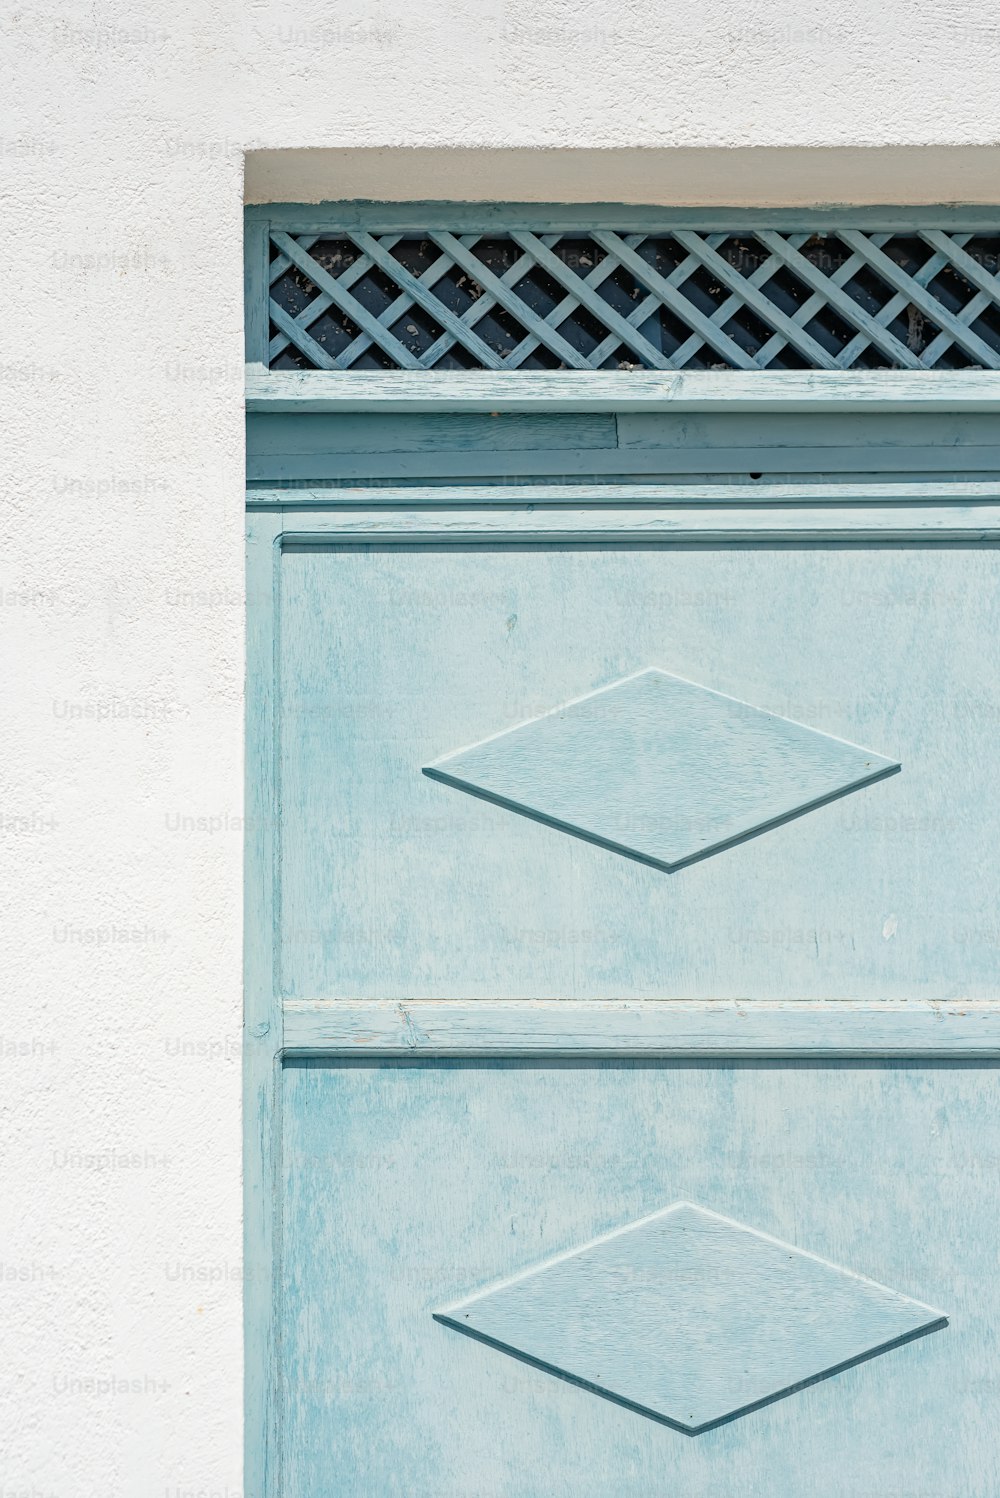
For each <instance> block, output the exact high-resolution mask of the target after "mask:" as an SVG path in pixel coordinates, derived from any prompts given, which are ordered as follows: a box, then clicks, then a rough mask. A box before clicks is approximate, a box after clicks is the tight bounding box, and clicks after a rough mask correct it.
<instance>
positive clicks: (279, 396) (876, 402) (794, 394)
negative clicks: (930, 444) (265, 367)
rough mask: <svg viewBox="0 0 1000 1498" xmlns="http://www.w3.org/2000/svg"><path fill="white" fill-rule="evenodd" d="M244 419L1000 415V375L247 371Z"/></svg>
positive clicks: (975, 372) (921, 372)
mask: <svg viewBox="0 0 1000 1498" xmlns="http://www.w3.org/2000/svg"><path fill="white" fill-rule="evenodd" d="M246 403H247V410H248V411H276V412H281V411H332V410H337V411H367V410H372V409H377V410H381V411H434V410H438V411H442V410H450V411H532V410H538V409H547V410H550V411H643V410H653V411H657V410H661V411H662V410H673V411H711V410H728V411H734V412H735V411H774V410H778V409H780V410H784V411H859V412H860V411H865V410H878V411H881V412H885V413H887V414H892V413H894V412H901V411H914V410H926V411H952V412H957V411H983V412H994V413H995V412H997V411H998V410H1000V372H998V371H995V370H980V369H969V370H963V371H962V373H961V378H960V379H956V377H955V376H954V375H953V374H947V373H941V374H938V373H937V371H936V370H902V371H898V372H897V371H891V372H890V371H883V370H872V371H857V370H804V371H802V372H801V373H799V372H798V371H795V372H793V371H772V370H750V371H747V372H739V371H736V370H730V371H722V372H721V373H715V372H713V371H709V370H706V371H701V370H695V371H690V372H688V371H685V372H683V373H659V372H657V371H655V370H632V371H629V372H621V373H618V372H614V371H612V372H603V371H599V372H595V373H589V372H588V371H586V370H566V371H560V370H552V371H531V370H524V371H521V370H510V371H508V370H502V371H500V372H499V373H493V372H490V371H483V370H470V371H469V372H468V373H463V372H457V373H452V372H438V371H434V370H421V371H417V372H412V373H410V372H407V371H405V370H398V371H396V370H388V371H386V372H385V373H384V374H383V373H380V372H379V371H376V370H357V371H355V370H341V371H332V372H323V371H321V370H304V371H301V372H299V371H296V370H288V371H283V370H281V371H272V372H270V373H268V374H259V373H257V372H256V371H255V370H253V369H250V370H248V372H247V381H246Z"/></svg>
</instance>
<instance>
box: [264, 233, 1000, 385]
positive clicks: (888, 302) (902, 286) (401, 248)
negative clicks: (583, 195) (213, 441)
mask: <svg viewBox="0 0 1000 1498" xmlns="http://www.w3.org/2000/svg"><path fill="white" fill-rule="evenodd" d="M270 238H271V260H270V271H269V278H270V348H269V363H270V367H271V368H272V369H357V370H363V369H526V370H527V369H536V370H537V369H591V370H594V369H624V370H628V369H963V368H986V369H997V368H1000V276H998V267H1000V235H994V234H984V233H981V232H979V233H973V232H961V233H959V232H949V233H945V232H943V231H940V230H934V229H928V230H924V231H918V230H913V231H911V232H907V233H905V234H901V233H889V232H880V233H873V232H867V231H861V230H857V229H846V228H845V229H839V230H837V231H836V232H835V233H834V232H832V231H829V230H823V231H821V232H818V233H817V232H810V231H809V230H808V229H803V230H802V231H800V232H797V233H788V232H778V231H776V230H768V229H759V230H756V231H755V232H752V233H742V232H741V233H736V232H725V231H720V232H717V233H696V232H694V231H693V230H673V231H671V232H668V233H663V234H655V233H646V234H634V233H628V232H625V231H624V230H622V231H620V232H611V231H605V230H592V231H590V232H584V231H582V230H574V231H572V232H570V233H562V234H558V233H541V232H539V233H533V232H530V231H528V230H522V231H511V232H509V233H496V232H491V233H486V234H483V233H479V234H469V233H461V232H454V233H453V232H450V231H449V230H446V229H428V230H426V231H424V232H423V233H419V234H415V233H413V232H407V233H400V232H396V233H377V232H375V233H369V232H365V231H361V230H356V229H352V230H347V229H338V228H336V227H331V228H330V229H329V231H327V232H325V233H324V234H321V235H317V234H294V233H287V232H284V231H282V230H277V229H274V230H272V232H271V236H270Z"/></svg>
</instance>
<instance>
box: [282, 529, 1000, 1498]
mask: <svg viewBox="0 0 1000 1498" xmlns="http://www.w3.org/2000/svg"><path fill="white" fill-rule="evenodd" d="M397 508H398V507H397ZM840 523H841V524H842V525H843V527H844V534H843V535H842V536H840V537H837V536H831V535H826V536H825V537H822V536H821V538H820V540H819V541H818V542H817V541H814V540H813V539H812V538H811V537H810V535H809V534H808V533H807V529H806V527H805V526H804V525H803V534H802V535H800V536H796V535H795V534H794V532H793V531H792V530H790V529H789V525H790V522H788V521H782V526H783V527H784V529H783V530H782V532H781V534H780V535H779V534H778V530H779V527H777V526H774V527H773V531H774V533H773V534H768V533H767V532H766V530H765V533H764V536H763V539H762V541H761V540H758V541H757V543H756V544H750V542H751V539H752V538H750V537H749V536H748V535H743V536H742V537H733V536H730V535H724V536H722V537H721V538H720V537H718V536H713V534H712V533H711V531H710V530H709V531H707V532H706V534H705V536H704V537H703V538H702V540H701V543H700V544H694V541H695V539H696V538H695V537H693V536H688V537H686V538H682V540H684V543H685V544H680V545H678V544H676V538H675V537H674V536H672V535H671V534H670V532H669V531H668V530H665V529H664V528H663V527H662V526H661V528H660V529H659V530H657V528H656V524H655V523H654V522H653V521H652V520H651V518H650V511H649V510H643V509H641V508H634V509H632V510H630V511H629V512H628V513H627V514H625V513H624V512H612V511H610V510H609V511H607V512H604V513H602V514H596V513H595V511H594V510H593V508H592V507H589V508H588V507H587V506H586V505H580V506H577V507H573V508H572V509H569V508H567V507H566V506H565V505H564V506H563V507H562V508H561V509H558V510H556V507H553V511H552V513H551V514H549V515H548V516H546V517H543V518H540V516H539V514H538V512H537V511H534V510H531V509H530V508H527V509H526V508H524V507H521V508H518V509H517V510H516V512H515V511H514V509H513V507H512V506H511V505H508V506H507V508H506V509H505V508H504V506H503V505H498V506H496V507H494V508H493V509H485V510H484V509H483V507H482V506H481V505H480V506H478V507H476V506H472V505H470V506H469V507H468V509H467V510H466V511H464V512H463V513H462V514H461V515H458V514H457V513H456V511H455V509H454V508H448V507H442V508H440V509H439V510H437V511H433V512H429V511H426V510H424V511H415V510H414V511H411V512H410V513H409V514H407V515H405V516H403V517H400V515H399V514H398V513H392V512H391V511H390V510H375V509H372V510H371V511H370V512H368V513H367V514H366V515H365V516H360V515H359V514H358V513H357V512H356V511H351V510H349V509H345V510H342V511H338V512H337V513H335V514H334V513H330V512H324V513H323V514H319V513H310V514H306V513H305V512H299V513H296V514H294V515H293V516H292V517H291V518H289V517H288V516H286V517H285V518H284V519H281V518H280V517H274V516H270V515H267V516H263V517H262V518H261V519H260V520H258V521H257V522H256V524H257V531H256V532H255V537H256V539H255V545H256V547H257V550H258V552H259V555H260V556H261V557H262V558H263V560H262V561H261V563H260V565H259V569H258V572H257V573H255V576H257V577H259V578H260V579H262V580H263V581H262V584H261V585H262V586H265V584H266V587H267V589H268V590H270V589H271V587H272V585H273V587H274V589H275V592H274V594H273V595H272V594H271V593H270V591H269V594H268V596H269V597H271V596H273V597H274V598H275V599H276V600H278V602H277V605H276V608H275V611H274V615H273V617H271V616H269V622H268V624H267V626H266V627H265V626H263V625H262V626H260V628H261V630H262V631H263V632H262V635H261V638H260V639H259V640H258V641H257V643H256V645H255V646H254V648H255V650H256V651H257V659H258V660H259V661H260V662H262V663H263V665H262V667H261V669H262V670H264V671H265V674H266V675H267V680H268V686H267V690H266V691H264V690H262V691H261V694H260V699H259V700H260V704H261V708H260V712H261V723H262V724H263V727H262V728H261V730H260V738H261V742H262V743H264V744H265V745H266V746H268V748H267V753H266V754H265V755H264V756H263V758H262V760H261V764H262V765H264V767H265V768H264V769H263V770H262V771H261V773H262V774H265V775H266V777H267V780H268V795H269V796H272V797H273V799H272V800H271V801H266V800H263V801H262V803H261V804H262V805H266V806H271V807H273V809H274V816H273V818H265V819H263V821H262V824H261V826H260V827H259V828H258V829H257V831H256V835H257V836H258V837H259V839H260V844H261V847H262V848H263V849H264V850H265V853H264V855H262V856H264V857H266V858H270V857H271V856H272V854H273V861H272V862H271V863H270V864H269V868H270V869H271V870H272V872H273V878H271V876H270V875H269V876H268V879H267V880H266V881H265V885H266V888H264V887H263V886H262V891H263V892H262V893H261V896H260V903H259V904H258V905H257V906H255V907H254V909H255V910H256V911H257V914H258V915H260V913H261V912H262V911H264V912H266V914H267V916H268V917H270V915H271V914H273V917H274V931H275V933H276V934H275V940H274V946H273V950H272V949H271V948H270V947H267V954H268V955H267V963H268V964H269V966H268V972H269V973H270V974H271V975H272V977H273V984H274V993H275V996H276V997H275V1004H276V1011H275V1012H276V1013H280V1023H281V1024H282V1026H283V1049H282V1050H281V1052H280V1057H279V1062H280V1064H279V1069H278V1073H277V1078H278V1080H277V1092H276V1094H275V1095H274V1097H273V1101H274V1103H275V1105H276V1106H275V1111H274V1113H273V1116H272V1124H273V1129H274V1152H273V1155H272V1157H271V1159H272V1163H273V1167H274V1190H275V1193H276V1201H277V1214H276V1217H275V1218H274V1219H269V1221H271V1223H272V1226H273V1230H274V1234H275V1237H274V1249H275V1253H274V1266H275V1267H274V1284H273V1295H274V1301H273V1327H274V1339H273V1340H274V1348H273V1370H272V1371H273V1400H274V1408H275V1411H276V1418H275V1422H274V1427H273V1429H274V1436H273V1450H272V1451H271V1452H270V1453H269V1457H268V1460H269V1461H270V1463H271V1466H270V1469H269V1470H270V1471H271V1472H272V1474H273V1482H274V1487H273V1489H272V1491H273V1494H274V1495H277V1494H278V1493H279V1492H280V1494H281V1495H282V1498H330V1495H334V1494H337V1495H341V1494H342V1495H345V1498H369V1495H372V1498H376V1495H377V1498H390V1495H401V1498H402V1495H406V1498H423V1495H426V1498H486V1495H491V1498H492V1495H496V1498H501V1495H502V1498H562V1495H565V1498H606V1495H608V1494H612V1493H613V1494H620V1495H625V1494H628V1495H636V1498H638V1495H643V1498H646V1495H650V1494H668V1493H669V1494H678V1495H684V1498H695V1495H705V1498H708V1495H712V1498H716V1495H720V1494H733V1495H741V1498H742V1495H758V1494H759V1495H762V1498H763V1495H767V1498H800V1495H801V1494H802V1493H804V1492H809V1493H812V1494H815V1495H817V1498H862V1495H869V1494H873V1493H879V1494H884V1495H894V1494H898V1495H903V1494H906V1495H911V1498H912V1495H916V1494H927V1495H934V1498H995V1495H996V1493H997V1492H998V1491H1000V1448H998V1446H997V1442H996V1439H995V1433H994V1430H993V1425H994V1423H995V1422H994V1421H993V1418H992V1406H993V1404H994V1403H995V1389H996V1379H997V1368H998V1350H1000V1349H998V1336H1000V1276H998V1274H997V1263H998V1252H997V1246H996V1245H997V1206H998V1193H1000V1188H998V1187H997V1184H996V1176H997V1170H996V1165H997V1160H998V1159H1000V1109H998V1107H997V1102H998V1096H1000V1094H998V1089H997V1077H996V1071H995V1062H994V1057H995V1056H996V1054H997V1050H996V1037H997V1026H996V1018H995V1011H994V1010H993V1009H991V1008H990V1007H989V1001H990V1000H994V999H995V997H996V952H997V923H996V915H995V848H996V846H997V843H998V839H1000V825H998V822H1000V816H998V810H997V808H998V805H1000V801H998V797H997V791H998V783H997V782H998V776H997V769H996V753H995V744H996V727H997V716H996V708H997V692H996V663H995V652H994V650H993V649H992V647H991V645H990V643H989V642H991V641H993V640H995V639H996V638H997V626H998V619H997V612H998V605H997V590H996V563H995V553H994V552H993V551H992V549H990V548H989V547H984V546H980V545H979V544H978V542H979V536H978V535H970V537H969V538H968V541H969V544H965V545H943V544H927V538H926V536H923V535H922V534H921V532H920V526H921V525H923V524H925V523H926V514H925V513H924V514H922V513H920V512H918V511H916V510H914V511H913V513H912V514H911V516H910V518H909V520H908V522H907V524H909V525H910V526H911V527H912V536H911V537H909V538H908V536H907V534H906V529H905V526H904V525H902V524H901V523H900V522H899V520H898V519H895V518H894V519H893V520H892V521H891V522H889V521H886V520H885V517H884V516H882V518H881V519H878V520H873V521H872V522H871V524H870V525H869V527H868V529H867V530H865V528H864V526H859V527H858V533H857V534H856V535H855V536H853V538H852V536H851V535H849V534H848V530H847V527H848V526H850V525H855V524H857V522H856V521H855V520H854V519H853V518H848V519H847V520H842V521H841V522H840ZM879 525H882V526H883V527H884V533H883V534H881V535H880V533H879V531H878V526H879ZM279 535H283V540H282V541H281V543H280V544H279V546H278V548H277V550H275V545H274V543H275V538H276V537H278V536H279ZM973 543H975V544H973ZM272 751H273V754H272ZM269 901H270V902H271V903H270V904H268V902H269ZM262 941H263V938H262ZM263 1028H264V1029H266V1028H267V1027H266V1025H265V1026H264V1027H263ZM267 1095H268V1096H271V1095H270V1094H267ZM261 1096H262V1098H264V1096H265V1090H263V1089H262V1092H261ZM262 1106H265V1107H269V1106H271V1104H269V1103H265V1104H263V1105H262ZM270 1210H271V1208H270V1207H269V1206H266V1205H265V1209H264V1212H263V1214H262V1217H261V1232H262V1233H263V1232H265V1231H266V1232H270V1231H271V1230H272V1227H271V1226H265V1225H264V1219H265V1217H266V1216H267V1213H268V1212H269V1211H270ZM271 1293H272V1286H271V1285H267V1286H266V1287H263V1289H262V1290H261V1294H262V1295H266V1296H267V1297H270V1295H271Z"/></svg>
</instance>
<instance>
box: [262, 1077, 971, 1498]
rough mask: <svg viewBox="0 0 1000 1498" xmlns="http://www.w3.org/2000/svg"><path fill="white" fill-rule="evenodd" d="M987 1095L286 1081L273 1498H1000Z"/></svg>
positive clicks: (719, 1081) (610, 1083)
mask: <svg viewBox="0 0 1000 1498" xmlns="http://www.w3.org/2000/svg"><path fill="white" fill-rule="evenodd" d="M996 1081H997V1077H996V1069H995V1066H994V1065H993V1064H990V1063H983V1062H981V1061H947V1062H934V1061H927V1060H921V1061H888V1060H884V1061H856V1062H855V1061H848V1060H844V1061H836V1062H833V1061H817V1062H807V1061H799V1060H789V1061H753V1060H747V1061H743V1062H740V1061H729V1060H727V1061H716V1062H707V1061H694V1060H692V1061H688V1062H682V1061H675V1060H671V1061H652V1060H651V1061H639V1060H636V1061H628V1060H603V1061H602V1060H596V1061H595V1060H590V1059H586V1060H580V1061H556V1060H551V1059H540V1060H538V1061H534V1062H533V1061H518V1060H509V1061H507V1060H438V1059H423V1058H420V1059H417V1058H414V1059H412V1060H409V1059H407V1060H395V1059H384V1060H383V1059H374V1060H369V1059H364V1060H362V1059H357V1060H339V1059H332V1058H331V1059H323V1058H301V1059H286V1062H285V1065H284V1068H283V1074H282V1088H283V1103H282V1116H283V1120H284V1122H283V1139H282V1156H283V1166H282V1170H283V1175H284V1180H283V1182H282V1191H281V1199H282V1203H283V1207H282V1226H281V1235H280V1236H281V1243H280V1259H279V1267H278V1278H279V1354H280V1355H279V1363H280V1375H279V1403H280V1417H281V1442H280V1444H281V1469H282V1493H283V1495H285V1498H331V1495H344V1498H391V1495H401V1498H402V1495H405V1498H423V1495H426V1498H563V1495H565V1498H608V1495H611V1494H615V1495H626V1494H627V1495H636V1498H638V1495H642V1498H647V1495H661V1494H662V1495H668V1494H669V1495H674V1494H676V1495H678V1498H702V1495H704V1498H721V1495H737V1498H751V1495H754V1498H756V1495H760V1498H765V1495H766V1498H801V1495H802V1494H805V1493H809V1494H811V1495H814V1498H862V1495H866V1498H867V1495H875V1494H878V1495H880V1498H889V1495H900V1498H902V1495H904V1494H905V1495H907V1498H916V1495H918V1494H920V1495H927V1498H932V1495H933V1498H995V1495H996V1494H997V1492H1000V1447H998V1442H997V1439H996V1429H995V1418H994V1415H993V1410H994V1406H995V1402H996V1400H995V1380H996V1368H997V1364H998V1356H997V1355H998V1346H997V1343H998V1331H1000V1276H998V1273H997V1268H998V1263H997V1260H998V1250H997V1197H998V1192H1000V1187H998V1184H997V1182H998V1179H1000V1177H998V1169H997V1167H998V1164H1000V1113H998V1109H997V1106H996V1103H997V1086H996ZM679 1203H688V1204H689V1205H688V1206H686V1207H681V1206H678V1205H677V1204H679ZM671 1208H673V1209H675V1210H673V1211H672V1212H671V1211H669V1210H666V1209H671ZM656 1214H660V1215H656ZM647 1219H649V1221H647ZM636 1223H639V1224H641V1226H639V1227H634V1226H633V1225H634V1224H636ZM620 1229H629V1231H625V1232H618V1231H617V1230H620ZM610 1234H615V1235H616V1236H613V1237H605V1236H604V1235H610ZM602 1238H603V1242H597V1243H595V1241H594V1240H601V1239H602ZM579 1250H582V1252H577V1251H579ZM560 1256H563V1257H561V1258H560ZM552 1260H556V1261H557V1262H555V1263H552V1262H550V1261H552ZM540 1266H543V1267H540ZM535 1270H537V1271H539V1272H538V1273H537V1274H532V1273H526V1272H528V1271H535ZM519 1276H520V1278H518V1277H519ZM512 1277H513V1281H512ZM503 1281H507V1282H508V1283H507V1284H506V1286H504V1287H500V1282H503ZM511 1281H512V1282H511ZM872 1282H874V1284H873V1283H872ZM484 1291H488V1292H490V1291H491V1292H492V1294H487V1295H483V1294H482V1292H484Z"/></svg>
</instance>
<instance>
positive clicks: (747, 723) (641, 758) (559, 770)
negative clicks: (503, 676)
mask: <svg viewBox="0 0 1000 1498" xmlns="http://www.w3.org/2000/svg"><path fill="white" fill-rule="evenodd" d="M899 768H900V766H899V765H898V764H896V763H895V762H894V761H892V760H889V759H886V758H885V756H884V755H881V754H875V753H874V752H873V751H872V750H869V749H861V748H859V747H858V745H857V744H847V743H845V742H844V741H843V740H842V739H835V738H832V737H831V736H830V735H829V734H825V733H816V731H815V730H814V729H811V728H806V727H804V726H803V725H802V724H801V723H794V722H792V721H790V720H789V719H788V718H782V717H778V716H776V715H775V714H774V713H768V712H764V711H761V709H760V708H756V707H752V706H750V704H749V703H746V702H739V701H737V699H736V698H734V697H727V696H724V695H723V694H722V693H720V692H713V691H711V690H710V689H709V688H707V687H703V686H699V685H697V683H695V682H690V681H683V680H682V679H681V678H680V677H677V676H671V675H670V674H669V673H668V672H666V671H660V670H657V669H656V668H649V669H647V670H645V671H640V672H638V673H637V674H636V675H634V676H628V677H625V678H624V680H622V681H617V682H612V683H611V684H610V685H608V686H605V687H601V688H600V689H599V690H598V691H596V692H590V693H588V694H587V695H586V696H585V697H580V698H577V699H576V700H575V701H574V702H567V703H563V704H561V705H560V706H559V707H556V708H552V709H551V710H550V711H549V712H547V713H544V714H542V716H541V717H538V718H533V719H531V720H530V721H529V722H527V723H522V724H519V725H518V726H517V727H515V728H508V729H505V730H504V731H503V732H501V733H498V734H495V735H493V736H492V737H491V738H488V739H485V740H484V741H483V742H481V743H479V744H474V745H472V746H471V747H470V748H468V749H459V750H456V751H454V752H452V753H451V754H446V755H444V756H443V757H442V758H441V759H439V760H436V761H435V763H434V764H433V765H426V766H425V767H424V774H425V775H429V776H430V777H431V779H433V780H440V781H441V782H442V783H443V784H444V785H451V786H456V787H457V788H458V789H459V790H463V791H468V792H470V793H471V794H472V795H474V796H481V797H482V798H483V799H484V800H485V801H493V802H495V803H496V804H497V805H498V806H504V807H507V808H508V809H509V810H511V811H517V812H521V813H523V815H525V816H529V817H534V818H535V819H536V820H537V821H539V822H544V823H545V824H546V825H547V826H550V827H555V828H558V829H560V830H561V831H563V832H569V833H572V834H573V836H575V837H582V838H584V839H586V840H587V841H588V842H592V843H596V844H597V845H598V846H599V847H602V848H610V849H612V850H613V851H614V852H617V853H623V854H625V855H626V857H629V858H636V859H638V860H639V861H640V862H641V863H648V864H650V865H651V866H652V867H653V868H658V869H664V870H667V871H673V870H675V869H680V868H684V867H685V866H686V865H687V864H690V863H694V862H695V860H696V859H699V858H706V857H708V855H709V854H711V853H717V852H719V851H720V850H721V849H724V848H731V847H733V846H734V844H736V843H738V842H743V841H745V840H746V839H747V838H748V837H752V836H754V835H755V834H756V833H759V832H764V831H766V830H767V829H768V828H771V827H777V826H779V825H780V824H781V823H782V822H787V821H790V820H791V818H792V817H797V816H802V814H803V813H804V812H807V811H811V810H813V809H814V808H815V807H817V806H823V805H825V804H826V803H827V802H828V801H833V800H835V799H836V798H837V797H838V796H846V795H847V794H848V792H850V791H854V790H859V789H860V788H861V787H862V786H864V785H871V784H873V783H874V782H875V781H876V780H882V779H884V778H885V776H886V775H892V774H894V773H895V772H896V771H898V770H899Z"/></svg>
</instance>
